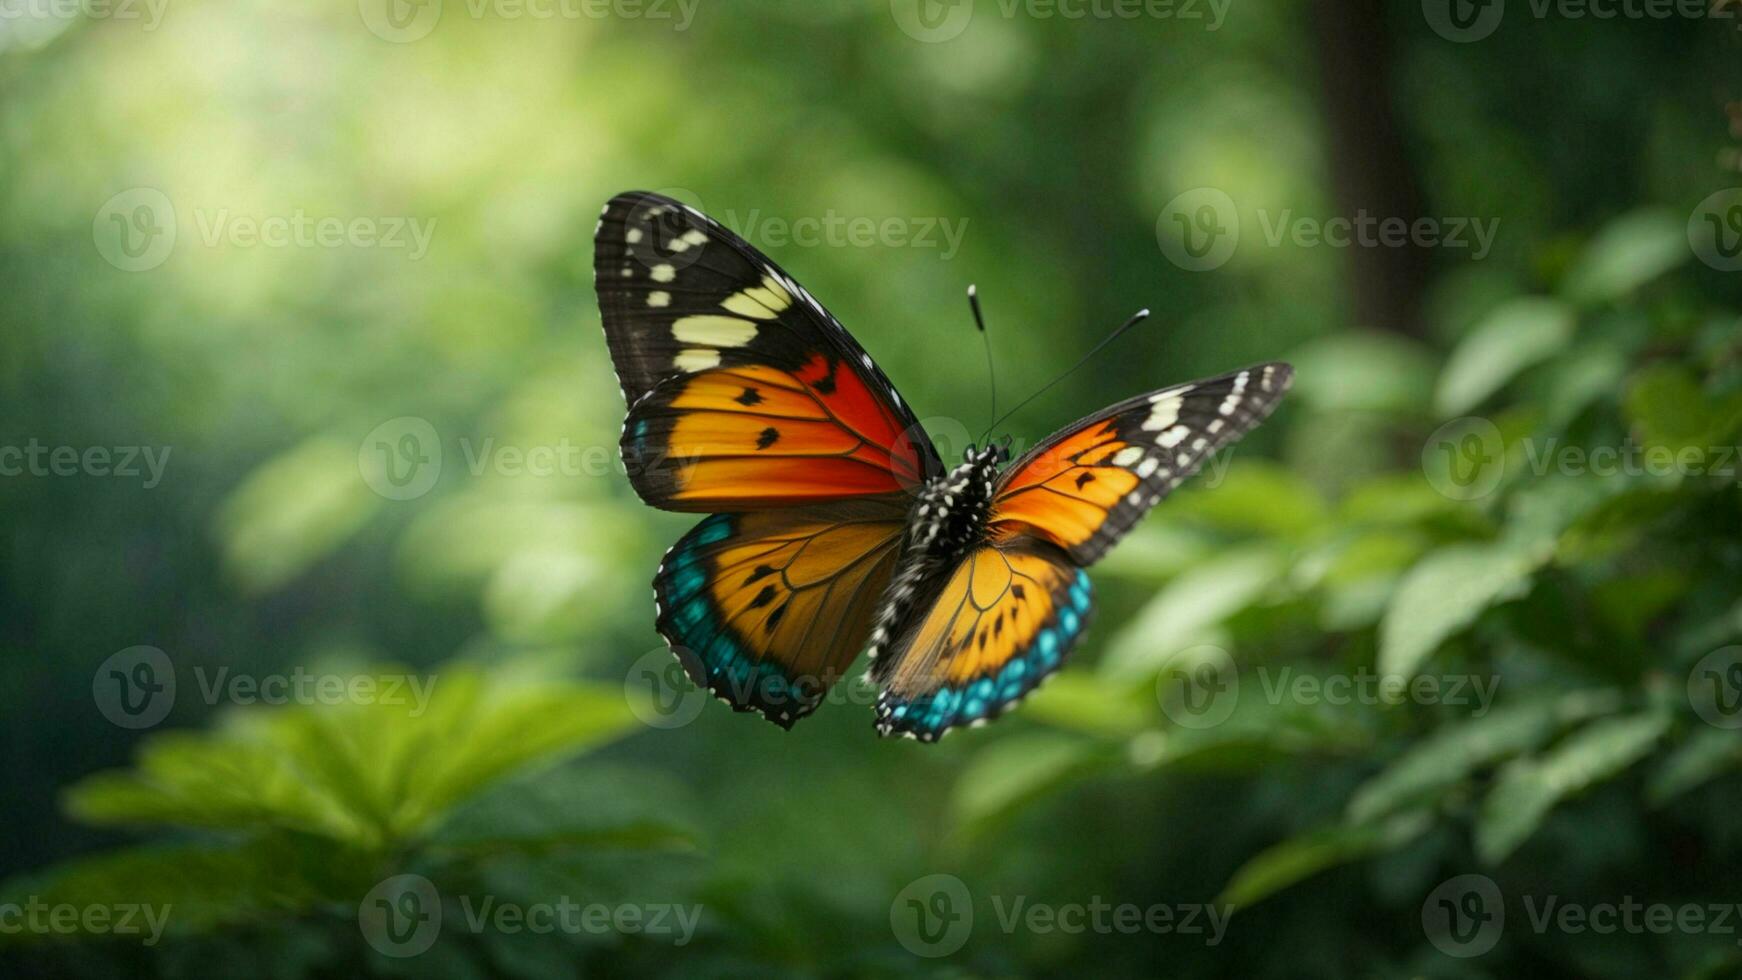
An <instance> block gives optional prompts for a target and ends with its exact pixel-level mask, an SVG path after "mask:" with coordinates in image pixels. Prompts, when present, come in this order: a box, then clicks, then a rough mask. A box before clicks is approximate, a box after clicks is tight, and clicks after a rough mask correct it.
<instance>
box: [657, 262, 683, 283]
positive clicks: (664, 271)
mask: <svg viewBox="0 0 1742 980" xmlns="http://www.w3.org/2000/svg"><path fill="white" fill-rule="evenodd" d="M652 275H653V281H654V282H671V281H672V280H673V279H676V278H677V268H676V267H675V266H673V265H672V264H671V263H670V262H661V263H660V264H658V265H656V266H654V267H653V273H652Z"/></svg>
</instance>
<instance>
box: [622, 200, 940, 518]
mask: <svg viewBox="0 0 1742 980" xmlns="http://www.w3.org/2000/svg"><path fill="white" fill-rule="evenodd" d="M594 245H595V249H594V256H595V257H594V283H595V287H596V289H597V291H598V294H599V309H600V313H601V315H602V317H603V319H604V324H605V336H606V340H607V342H608V344H609V346H610V349H611V357H612V360H613V362H614V363H615V365H616V368H617V374H618V380H619V381H620V382H621V384H622V386H623V393H624V396H625V398H626V399H627V400H628V402H629V415H628V419H627V420H626V422H625V423H624V430H623V441H622V450H623V456H624V462H625V464H626V466H627V469H628V471H629V477H630V480H631V482H632V483H633V484H634V486H635V489H636V491H637V492H638V493H639V494H640V495H641V497H642V499H644V500H646V501H647V502H648V503H649V504H652V505H653V506H655V507H661V508H664V509H666V510H677V511H694V512H721V511H747V510H756V509H762V508H767V507H777V506H795V505H803V504H808V503H814V502H817V501H825V500H840V499H846V498H851V497H858V496H868V495H877V494H886V493H894V492H900V491H911V490H913V489H914V488H915V487H917V486H918V485H919V484H921V483H923V482H924V480H925V479H926V478H928V477H929V476H931V475H933V474H934V473H935V472H936V471H937V470H938V469H939V468H940V464H939V461H938V458H937V453H936V450H934V449H933V448H932V446H931V443H930V442H929V441H928V440H927V439H926V437H925V435H924V433H923V432H922V431H921V430H920V428H919V426H918V424H917V422H916V421H915V420H914V417H913V414H912V412H911V411H910V410H909V409H908V408H907V406H906V404H905V403H904V402H903V401H902V400H901V397H900V395H899V394H897V393H896V391H895V388H894V386H893V385H891V384H890V383H889V379H888V378H886V377H884V375H883V372H882V371H881V370H879V369H878V368H877V366H876V364H875V363H873V362H872V360H871V358H870V357H869V356H868V355H867V354H866V353H865V352H864V350H863V349H861V348H860V347H859V345H858V344H857V343H856V342H855V341H854V340H853V338H852V337H851V336H849V335H848V333H847V331H846V330H845V329H844V328H843V327H842V326H841V325H840V323H839V322H837V321H836V320H835V319H834V317H832V316H830V315H829V313H828V312H827V311H825V310H824V309H823V308H822V306H821V305H820V304H818V303H817V302H816V301H815V300H814V299H812V298H811V296H810V294H809V293H808V292H806V291H805V290H804V288H803V287H802V286H799V285H798V284H797V283H796V282H794V281H793V280H792V278H791V277H789V276H787V275H786V273H785V272H783V271H781V269H780V268H779V267H778V266H776V265H775V264H774V263H773V262H772V261H770V260H769V259H768V258H767V257H766V256H764V255H763V254H762V253H761V252H759V251H757V250H756V249H755V248H754V247H753V246H751V245H750V244H749V243H747V242H745V241H744V240H743V239H742V238H739V237H738V236H737V235H735V234H733V233H732V232H731V231H730V230H728V229H726V228H725V227H723V226H722V225H720V224H719V223H717V222H715V221H713V220H712V219H710V218H708V217H706V216H705V215H702V214H701V213H699V212H697V211H694V210H692V209H690V208H688V207H686V206H685V205H683V204H680V203H678V202H676V201H673V200H671V199H670V198H666V197H661V196H659V195H657V194H651V193H647V192H641V191H636V192H630V193H627V194H620V195H618V196H617V197H615V198H612V199H611V201H610V203H608V204H607V205H606V206H605V212H604V215H603V216H602V217H601V218H600V221H599V229H598V231H597V233H596V235H595V242H594Z"/></svg>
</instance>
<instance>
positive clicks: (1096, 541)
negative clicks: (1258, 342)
mask: <svg viewBox="0 0 1742 980" xmlns="http://www.w3.org/2000/svg"><path fill="white" fill-rule="evenodd" d="M1293 376H1294V372H1293V369H1292V368H1290V367H1289V366H1288V365H1287V364H1281V363H1273V364H1260V365H1256V366H1254V367H1250V368H1246V369H1244V370H1240V371H1234V372H1232V373H1229V374H1225V375H1222V376H1221V377H1217V378H1210V379H1208V380H1205V381H1196V382H1192V383H1190V384H1184V385H1177V386H1175V387H1172V388H1163V389H1161V390H1160V391H1154V392H1150V393H1149V394H1146V395H1139V396H1137V397H1136V398H1132V399H1128V400H1126V401H1123V402H1120V403H1119V404H1117V405H1113V406H1111V407H1110V408H1107V409H1104V410H1103V411H1101V412H1098V413H1096V414H1094V415H1091V416H1089V417H1088V418H1085V419H1082V420H1081V421H1079V422H1076V423H1075V424H1073V425H1071V426H1068V427H1067V428H1065V429H1063V430H1062V431H1060V432H1059V433H1058V434H1056V435H1054V436H1053V437H1051V438H1049V439H1048V440H1046V441H1045V442H1043V443H1042V444H1041V445H1039V446H1037V447H1036V448H1035V449H1033V450H1032V451H1030V452H1028V453H1026V454H1025V455H1023V456H1022V458H1020V459H1018V460H1017V461H1016V462H1014V463H1012V464H1011V465H1010V467H1009V468H1008V469H1007V470H1005V471H1004V474H1003V476H1002V477H1001V478H1000V480H999V483H998V486H997V488H996V489H995V491H994V497H993V501H992V512H991V515H990V518H989V521H988V524H989V527H990V530H991V534H992V537H993V538H994V540H1011V539H1021V538H1024V537H1036V538H1040V539H1042V540H1046V541H1050V542H1052V543H1053V544H1055V545H1057V546H1059V547H1060V548H1063V549H1064V550H1065V551H1066V553H1067V554H1069V555H1070V558H1071V560H1072V561H1074V562H1075V563H1077V564H1078V565H1084V566H1086V565H1089V564H1092V563H1094V562H1095V561H1096V560H1098V559H1099V558H1100V557H1101V556H1102V555H1104V554H1106V553H1107V549H1109V548H1111V547H1112V546H1113V544H1114V543H1115V542H1117V541H1118V540H1119V539H1120V538H1121V537H1122V536H1124V534H1125V532H1127V531H1129V530H1130V529H1131V528H1132V526H1133V525H1135V524H1136V523H1137V521H1138V519H1139V518H1141V517H1142V516H1143V515H1144V514H1146V513H1148V511H1149V509H1150V508H1151V507H1154V506H1155V505H1156V504H1158V503H1160V502H1161V500H1162V499H1163V498H1164V497H1166V496H1167V495H1168V494H1169V493H1171V492H1172V491H1173V489H1174V487H1176V486H1178V485H1179V484H1180V482H1181V481H1182V480H1185V479H1186V478H1187V477H1189V476H1191V475H1192V474H1193V473H1196V472H1197V471H1198V469H1199V467H1201V466H1203V465H1204V463H1205V462H1206V461H1208V460H1209V458H1210V456H1211V455H1212V454H1214V453H1215V452H1216V451H1217V450H1218V449H1220V448H1222V447H1223V446H1226V445H1228V444H1229V443H1232V442H1233V441H1235V440H1236V439H1239V438H1240V437H1241V436H1243V435H1245V434H1246V433H1247V432H1250V431H1251V430H1252V428H1253V427H1254V426H1256V425H1257V424H1258V423H1259V422H1261V421H1263V420H1264V418H1265V416H1267V415H1269V414H1270V412H1271V410H1272V409H1274V408H1275V407H1276V403H1277V401H1278V400H1280V399H1281V398H1282V395H1283V392H1285V391H1287V390H1288V386H1289V383H1290V382H1291V381H1292V380H1293Z"/></svg>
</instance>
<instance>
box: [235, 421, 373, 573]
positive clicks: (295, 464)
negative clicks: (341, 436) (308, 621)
mask: <svg viewBox="0 0 1742 980" xmlns="http://www.w3.org/2000/svg"><path fill="white" fill-rule="evenodd" d="M381 502H382V498H381V497H379V496H377V495H376V494H375V493H374V492H373V491H371V490H370V489H369V486H368V484H366V483H364V482H363V479H362V477H361V475H360V474H359V473H358V471H357V450H356V447H355V446H354V445H350V444H347V443H344V442H341V441H339V440H336V439H327V438H316V439H311V440H309V441H308V442H305V443H303V444H302V445H300V446H298V447H296V448H295V449H292V450H291V451H289V452H287V453H285V454H284V455H282V456H279V457H278V458H276V459H273V460H271V461H269V462H267V463H266V464H265V465H263V466H261V467H260V468H259V469H257V470H255V471H254V472H253V473H252V474H250V475H249V476H248V478H247V479H246V480H244V481H243V482H242V484H241V486H238V487H237V488H236V489H235V490H234V491H233V492H232V493H231V494H230V497H229V499H228V500H226V501H224V504H223V506H222V509H221V510H220V512H219V516H218V522H217V531H218V537H219V539H220V540H221V541H222V543H223V547H224V563H225V565H226V566H227V567H228V569H229V571H230V573H231V574H232V575H233V576H234V577H235V578H236V580H237V581H238V582H239V583H240V584H241V586H242V588H243V589H245V590H247V591H249V592H267V591H270V590H272V589H275V588H277V587H279V586H281V585H283V584H285V583H286V582H288V581H290V580H291V579H292V578H295V577H296V576H297V575H299V574H301V573H302V571H303V569H305V568H307V567H308V566H310V565H311V564H313V563H314V562H315V561H317V560H319V559H320V558H322V557H324V556H326V555H327V554H329V553H331V552H332V551H333V550H334V549H335V548H337V547H338V546H339V545H341V544H343V543H344V542H345V540H346V539H348V538H349V537H350V536H351V535H352V534H353V533H355V532H356V530H357V529H358V528H360V527H362V526H363V523H364V522H365V521H367V520H368V519H369V517H370V515H371V514H373V513H374V512H375V511H376V509H377V508H379V507H380V506H381Z"/></svg>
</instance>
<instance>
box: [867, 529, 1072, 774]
mask: <svg viewBox="0 0 1742 980" xmlns="http://www.w3.org/2000/svg"><path fill="white" fill-rule="evenodd" d="M1093 607H1094V600H1093V598H1092V595H1091V590H1090V586H1089V577H1088V575H1086V574H1085V573H1084V572H1083V570H1082V569H1080V568H1078V567H1076V565H1075V564H1074V563H1073V562H1072V561H1071V560H1070V558H1069V557H1068V556H1067V555H1065V554H1064V552H1062V551H1060V550H1059V549H1058V548H1057V547H1055V546H1053V545H1051V544H1049V543H1047V542H1044V541H1036V540H1032V539H1024V540H1017V541H1012V542H1008V543H1003V544H1000V543H995V542H994V543H987V544H984V545H981V546H980V547H977V548H975V549H974V550H973V551H971V552H969V553H968V555H967V556H966V557H964V558H963V559H962V560H961V562H960V563H959V564H958V565H956V567H955V568H954V569H953V570H952V571H951V572H950V573H949V577H948V579H947V580H946V581H945V582H944V583H943V585H942V587H941V588H940V589H938V590H937V591H936V594H935V597H934V598H932V600H931V602H930V604H929V605H928V606H926V607H925V608H924V609H923V610H922V611H921V612H920V613H919V614H918V615H917V616H915V617H914V619H913V621H912V623H911V624H910V625H909V626H908V628H907V630H906V632H905V634H904V635H903V636H902V637H901V638H900V640H899V641H898V642H897V643H896V645H895V647H894V649H895V650H896V651H898V656H896V657H893V658H887V659H879V660H878V661H876V663H875V664H873V667H872V671H873V677H874V678H876V679H877V681H878V682H879V683H880V684H881V686H882V692H881V694H880V695H879V697H878V700H877V716H876V726H877V731H878V732H879V733H880V734H883V735H890V734H903V735H912V736H914V737H915V738H918V739H920V740H922V741H928V742H929V741H933V740H935V739H937V738H940V737H942V736H943V734H944V733H945V732H947V731H949V730H950V729H951V728H953V727H955V726H958V725H967V724H975V723H979V722H984V721H989V720H990V719H992V718H995V717H997V716H998V715H999V714H1001V713H1003V712H1004V711H1005V710H1007V709H1009V708H1010V707H1011V706H1012V705H1014V704H1016V703H1017V702H1018V701H1020V700H1021V699H1022V698H1023V697H1024V696H1026V695H1027V694H1028V692H1029V691H1032V690H1033V689H1034V688H1035V687H1036V686H1037V685H1038V684H1039V683H1040V682H1041V681H1042V680H1043V679H1045V678H1046V677H1047V676H1048V675H1049V674H1051V673H1052V672H1053V671H1055V670H1057V669H1058V668H1059V666H1060V664H1062V663H1063V662H1064V658H1065V656H1066V654H1068V653H1069V652H1070V650H1071V647H1072V646H1073V645H1075V643H1076V641H1077V639H1078V638H1079V637H1080V636H1082V633H1083V629H1084V628H1085V627H1086V626H1087V625H1088V622H1089V617H1090V615H1091V613H1092V611H1093Z"/></svg>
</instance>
